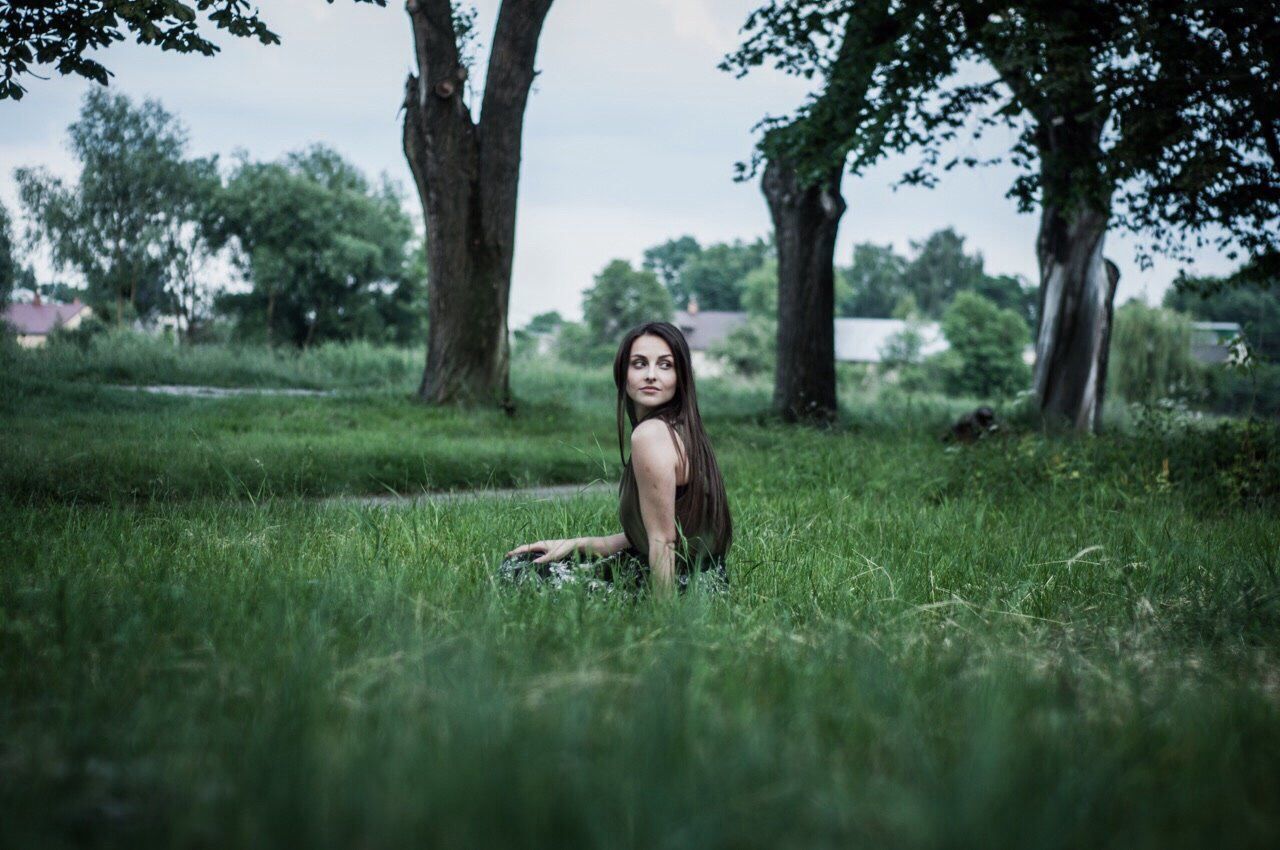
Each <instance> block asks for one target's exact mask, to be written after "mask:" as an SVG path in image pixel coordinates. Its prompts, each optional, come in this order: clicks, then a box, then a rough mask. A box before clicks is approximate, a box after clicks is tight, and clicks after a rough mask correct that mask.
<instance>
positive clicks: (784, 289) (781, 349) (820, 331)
mask: <svg viewBox="0 0 1280 850" xmlns="http://www.w3.org/2000/svg"><path fill="white" fill-rule="evenodd" d="M842 173H843V167H842V166H837V167H835V168H833V169H831V170H830V171H828V172H827V173H826V174H825V175H823V177H822V179H821V180H819V181H817V182H815V183H813V184H811V185H808V186H806V185H802V184H801V182H800V180H799V179H798V177H797V175H796V172H795V170H794V169H793V168H792V167H791V166H790V165H789V164H788V163H786V162H785V161H779V160H776V159H771V160H770V161H769V163H768V165H767V166H766V167H765V170H764V178H763V180H762V184H761V185H762V188H763V190H764V195H765V198H766V199H767V200H768V201H769V214H770V215H771V216H772V217H773V227H774V232H775V234H776V238H777V245H778V366H777V372H776V375H775V383H774V391H773V404H774V407H775V408H776V409H777V410H778V412H779V413H780V414H781V415H782V417H783V418H784V419H786V420H788V421H800V420H805V421H829V420H831V419H833V418H835V415H836V411H837V407H836V343H835V265H834V256H835V245H836V230H837V229H838V228H839V226H840V217H841V216H842V215H844V211H845V202H844V198H842V197H841V196H840V177H841V174H842Z"/></svg>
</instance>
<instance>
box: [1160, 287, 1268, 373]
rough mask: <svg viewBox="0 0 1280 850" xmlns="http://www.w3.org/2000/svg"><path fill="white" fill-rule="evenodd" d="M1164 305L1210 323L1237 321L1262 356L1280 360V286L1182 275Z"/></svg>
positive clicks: (1251, 344)
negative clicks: (1229, 282) (1234, 283)
mask: <svg viewBox="0 0 1280 850" xmlns="http://www.w3.org/2000/svg"><path fill="white" fill-rule="evenodd" d="M1164 306H1165V307H1167V308H1169V309H1171V310H1177V311H1179V312H1182V313H1187V314H1189V315H1191V316H1194V317H1195V318H1196V319H1198V320H1201V321H1207V322H1236V323H1238V324H1239V325H1240V328H1241V330H1242V331H1243V333H1244V337H1245V339H1246V340H1248V342H1249V345H1250V346H1252V348H1253V349H1254V351H1255V352H1256V353H1257V354H1258V355H1259V356H1261V357H1262V358H1264V359H1266V360H1269V361H1271V362H1273V363H1276V362H1280V287H1278V286H1274V285H1266V286H1264V285H1259V284H1257V283H1241V284H1239V285H1236V286H1232V285H1230V284H1228V282H1227V279H1224V278H1188V277H1180V278H1179V279H1178V280H1176V281H1174V285H1173V286H1172V287H1170V288H1169V290H1168V291H1167V292H1166V293H1165V296H1164Z"/></svg>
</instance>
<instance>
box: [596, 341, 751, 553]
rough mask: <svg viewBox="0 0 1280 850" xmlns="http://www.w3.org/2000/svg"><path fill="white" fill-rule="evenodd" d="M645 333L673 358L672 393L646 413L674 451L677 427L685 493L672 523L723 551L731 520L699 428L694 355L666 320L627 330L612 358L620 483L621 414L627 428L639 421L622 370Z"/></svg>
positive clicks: (717, 469)
mask: <svg viewBox="0 0 1280 850" xmlns="http://www.w3.org/2000/svg"><path fill="white" fill-rule="evenodd" d="M646 334H648V335H651V336H656V337H658V338H659V339H661V340H663V341H664V342H666V344H667V345H669V346H670V347H671V353H672V355H674V356H675V361H676V363H675V366H676V391H675V395H673V396H672V397H671V401H669V402H667V403H666V404H664V405H663V406H662V407H660V408H658V409H657V410H655V411H654V412H653V413H652V414H651V416H656V417H658V418H659V419H661V420H662V421H663V422H665V423H666V425H667V428H668V430H670V431H671V433H672V438H671V439H672V442H674V443H675V444H676V450H677V451H679V450H680V441H679V440H676V439H675V433H676V430H677V429H679V431H680V436H681V437H682V438H683V440H684V455H685V461H686V463H687V464H688V470H689V480H688V484H687V487H686V488H685V492H684V494H683V495H682V496H681V497H680V498H679V499H677V500H676V521H677V522H678V523H679V524H680V528H681V529H684V530H689V531H692V530H694V529H700V530H701V529H709V530H710V531H712V533H713V536H714V541H715V542H714V553H715V554H717V555H723V554H725V553H727V552H728V551H729V546H730V545H732V543H733V520H732V519H731V518H730V516H729V500H728V497H727V496H726V495H725V491H724V478H723V477H722V476H721V475H720V466H719V465H718V464H717V463H716V455H715V452H713V451H712V450H711V442H710V441H709V440H708V439H707V432H706V431H705V430H704V429H703V427H702V416H701V414H699V413H698V393H697V391H696V390H695V389H694V386H693V359H692V358H691V357H690V356H689V344H688V343H687V342H685V339H684V334H682V333H680V329H679V328H677V327H676V326H675V325H673V324H671V323H670V322H647V323H645V324H643V325H639V326H637V327H634V328H632V329H631V330H629V331H627V333H626V335H625V336H624V337H623V338H622V342H621V343H620V344H619V345H618V353H617V355H615V356H614V358H613V382H614V384H616V385H617V388H618V457H619V458H620V459H621V460H622V465H623V468H624V474H623V481H624V483H625V480H626V474H625V468H626V466H627V464H628V463H629V462H630V461H629V460H628V458H627V457H626V455H625V452H624V448H623V436H624V435H623V426H622V417H623V415H624V414H625V415H626V418H627V420H628V422H630V424H631V428H632V429H634V428H635V427H636V423H637V421H638V419H637V417H636V406H635V402H634V401H632V400H631V397H630V396H628V395H627V369H628V368H629V366H630V363H631V344H632V343H633V342H635V341H636V339H637V338H638V337H642V336H645V335H646Z"/></svg>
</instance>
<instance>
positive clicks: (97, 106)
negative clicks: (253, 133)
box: [14, 89, 220, 318]
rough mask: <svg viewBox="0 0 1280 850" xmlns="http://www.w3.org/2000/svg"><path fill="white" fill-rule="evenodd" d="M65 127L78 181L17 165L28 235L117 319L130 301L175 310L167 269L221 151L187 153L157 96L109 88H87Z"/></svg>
mask: <svg viewBox="0 0 1280 850" xmlns="http://www.w3.org/2000/svg"><path fill="white" fill-rule="evenodd" d="M68 135H69V136H70V139H71V150H72V153H73V154H74V155H75V157H76V159H77V160H78V161H79V163H80V176H79V179H78V181H77V182H76V183H74V184H67V183H66V182H64V181H63V180H61V179H60V178H57V177H54V176H52V175H51V174H49V173H48V172H47V171H46V170H44V169H31V168H19V169H17V170H16V171H15V172H14V174H15V177H16V179H17V183H18V190H19V197H20V199H21V202H22V205H23V207H24V208H25V210H26V212H27V218H28V220H29V222H30V228H31V230H30V234H29V235H30V236H31V237H32V238H34V239H41V240H43V241H45V242H46V243H47V244H48V245H49V247H50V249H51V254H52V259H53V262H54V265H55V266H56V267H57V268H58V269H60V270H61V269H71V270H74V271H75V272H78V273H79V274H80V275H81V276H82V277H83V278H84V281H85V284H86V286H87V287H88V292H87V298H86V300H87V301H88V302H89V303H90V304H92V305H94V306H96V307H99V308H110V307H114V310H115V312H116V315H117V318H122V314H123V310H124V308H125V307H126V306H127V307H128V308H129V309H130V310H132V311H133V312H135V313H136V314H137V315H139V316H141V317H144V318H145V317H149V316H152V315H154V314H156V313H158V312H172V309H171V290H170V287H169V283H170V276H171V272H172V269H173V266H174V264H175V262H176V261H178V260H179V254H180V253H181V252H183V251H186V250H189V249H190V247H191V243H190V239H191V236H190V231H191V229H192V228H196V229H198V228H199V227H200V226H201V224H200V222H201V219H202V218H203V216H204V214H205V213H204V210H206V209H207V208H208V206H209V204H210V203H212V198H213V197H214V195H215V194H216V192H217V191H218V189H219V187H220V180H219V176H218V171H217V161H216V158H207V159H188V158H187V156H186V151H187V131H186V128H185V127H184V126H183V125H182V123H181V122H180V121H179V120H178V118H177V117H176V116H174V115H173V114H171V113H169V112H167V111H166V110H165V109H164V108H163V107H162V106H161V105H160V104H159V103H158V102H156V101H153V100H146V101H144V102H143V103H142V104H141V105H135V104H134V103H133V102H132V101H131V100H130V99H129V98H128V97H126V96H124V95H121V94H113V93H111V92H108V91H106V90H103V89H91V90H89V91H88V92H87V93H86V94H85V97H84V101H83V103H82V105H81V108H80V115H79V117H78V119H77V120H76V121H75V122H74V123H72V124H71V126H70V127H69V128H68ZM184 231H186V235H185V236H183V233H184Z"/></svg>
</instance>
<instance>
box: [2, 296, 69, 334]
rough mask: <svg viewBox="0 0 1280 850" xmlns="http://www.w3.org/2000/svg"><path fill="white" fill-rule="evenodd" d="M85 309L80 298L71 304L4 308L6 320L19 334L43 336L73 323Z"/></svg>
mask: <svg viewBox="0 0 1280 850" xmlns="http://www.w3.org/2000/svg"><path fill="white" fill-rule="evenodd" d="M84 308H85V307H84V304H82V303H81V301H80V299H79V298H77V299H76V300H75V301H72V302H71V303H70V304H10V305H9V306H8V307H5V308H4V320H5V322H6V323H7V324H9V325H12V326H13V329H14V331H16V332H17V333H20V334H23V335H27V336H43V335H45V334H47V333H49V332H50V331H52V330H53V329H54V328H56V327H58V326H59V325H62V324H65V323H66V322H69V321H71V319H73V318H75V316H76V315H77V314H79V312H80V311H81V310H83V309H84Z"/></svg>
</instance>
